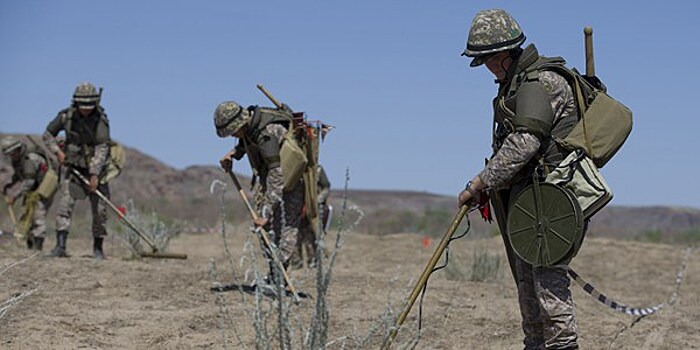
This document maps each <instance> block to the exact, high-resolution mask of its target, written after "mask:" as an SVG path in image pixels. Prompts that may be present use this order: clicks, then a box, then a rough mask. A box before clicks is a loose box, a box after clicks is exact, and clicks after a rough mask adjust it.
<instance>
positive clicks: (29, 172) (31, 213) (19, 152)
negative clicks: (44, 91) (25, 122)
mask: <svg viewBox="0 0 700 350" xmlns="http://www.w3.org/2000/svg"><path fill="white" fill-rule="evenodd" d="M0 146H1V147H2V152H3V153H4V154H5V155H7V156H8V157H9V158H10V160H11V161H12V167H13V168H14V175H13V176H12V180H11V182H10V183H9V184H7V185H6V186H5V188H4V190H3V192H4V194H5V200H6V201H7V205H8V206H11V205H14V203H15V201H16V200H17V198H20V197H22V196H23V197H24V207H25V211H24V213H23V214H22V216H21V218H20V220H19V223H18V227H16V228H15V229H16V230H18V231H19V233H20V234H21V235H22V236H26V241H27V248H28V249H32V248H33V249H36V250H42V249H43V247H44V238H45V237H46V212H47V210H48V208H49V207H50V206H51V202H52V200H53V194H54V192H55V190H56V180H57V177H56V173H55V171H54V170H53V169H52V167H51V163H50V162H49V159H48V158H47V157H46V155H45V154H44V153H43V152H42V151H41V150H40V149H38V148H37V149H33V150H29V149H28V147H27V145H26V144H25V143H24V142H22V141H20V140H18V139H16V138H14V137H12V136H8V137H6V138H4V139H3V140H2V142H1V143H0Z"/></svg>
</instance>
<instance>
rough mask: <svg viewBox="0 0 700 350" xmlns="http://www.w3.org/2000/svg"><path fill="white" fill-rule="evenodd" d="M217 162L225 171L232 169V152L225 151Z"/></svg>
mask: <svg viewBox="0 0 700 350" xmlns="http://www.w3.org/2000/svg"><path fill="white" fill-rule="evenodd" d="M219 164H220V165H221V168H222V169H224V170H225V171H229V170H232V169H233V154H231V152H229V153H226V155H225V156H224V157H223V158H221V159H220V160H219Z"/></svg>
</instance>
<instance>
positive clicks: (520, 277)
mask: <svg viewBox="0 0 700 350" xmlns="http://www.w3.org/2000/svg"><path fill="white" fill-rule="evenodd" d="M514 258H515V271H516V274H517V276H516V283H517V286H518V302H519V303H520V313H521V314H522V319H523V322H522V327H523V333H525V340H524V344H525V349H533V350H534V349H578V345H577V343H576V341H577V339H578V336H577V326H576V319H575V317H574V301H573V299H572V297H571V290H570V289H569V286H570V280H569V277H568V276H567V272H566V270H564V269H562V268H554V267H533V266H532V265H530V264H528V263H527V262H525V261H524V260H522V259H520V257H518V256H517V255H514Z"/></svg>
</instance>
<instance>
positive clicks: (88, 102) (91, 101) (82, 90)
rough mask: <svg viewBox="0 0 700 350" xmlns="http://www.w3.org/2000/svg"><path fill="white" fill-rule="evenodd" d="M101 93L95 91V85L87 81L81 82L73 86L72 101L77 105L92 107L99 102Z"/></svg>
mask: <svg viewBox="0 0 700 350" xmlns="http://www.w3.org/2000/svg"><path fill="white" fill-rule="evenodd" d="M100 95H101V94H100V93H99V92H97V88H95V85H92V84H90V83H88V82H83V83H80V84H78V86H76V87H75V92H73V103H75V104H77V105H78V106H86V107H89V106H91V107H94V106H95V105H97V104H98V103H99V102H100V97H101V96H100Z"/></svg>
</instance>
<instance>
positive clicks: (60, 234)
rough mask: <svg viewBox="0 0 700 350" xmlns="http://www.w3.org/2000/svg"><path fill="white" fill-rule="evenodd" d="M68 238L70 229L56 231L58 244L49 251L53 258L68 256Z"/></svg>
mask: <svg viewBox="0 0 700 350" xmlns="http://www.w3.org/2000/svg"><path fill="white" fill-rule="evenodd" d="M67 239H68V231H56V246H55V247H54V248H53V250H51V253H49V256H50V257H53V258H67V257H68V254H66V240H67Z"/></svg>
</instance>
